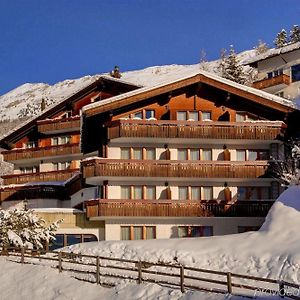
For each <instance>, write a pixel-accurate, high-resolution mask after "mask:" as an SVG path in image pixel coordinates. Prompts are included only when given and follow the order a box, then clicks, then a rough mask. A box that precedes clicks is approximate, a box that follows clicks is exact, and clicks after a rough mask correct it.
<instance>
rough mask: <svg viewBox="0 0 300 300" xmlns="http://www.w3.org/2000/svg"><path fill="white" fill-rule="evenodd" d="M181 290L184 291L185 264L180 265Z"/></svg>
mask: <svg viewBox="0 0 300 300" xmlns="http://www.w3.org/2000/svg"><path fill="white" fill-rule="evenodd" d="M180 290H181V293H184V266H180Z"/></svg>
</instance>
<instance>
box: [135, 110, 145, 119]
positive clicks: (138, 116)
mask: <svg viewBox="0 0 300 300" xmlns="http://www.w3.org/2000/svg"><path fill="white" fill-rule="evenodd" d="M133 118H136V119H143V112H142V111H138V112H136V113H134V114H133Z"/></svg>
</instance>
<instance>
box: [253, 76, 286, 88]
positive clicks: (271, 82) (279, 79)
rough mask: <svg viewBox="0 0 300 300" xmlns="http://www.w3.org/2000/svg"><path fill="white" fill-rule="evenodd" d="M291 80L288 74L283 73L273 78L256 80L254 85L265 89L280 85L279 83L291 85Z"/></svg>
mask: <svg viewBox="0 0 300 300" xmlns="http://www.w3.org/2000/svg"><path fill="white" fill-rule="evenodd" d="M290 82H291V80H290V76H288V75H286V74H281V75H279V76H276V77H273V78H267V79H262V80H259V81H256V82H254V83H253V85H252V86H253V87H254V88H256V89H259V90H263V89H266V88H268V87H271V86H275V85H279V84H284V85H289V84H290Z"/></svg>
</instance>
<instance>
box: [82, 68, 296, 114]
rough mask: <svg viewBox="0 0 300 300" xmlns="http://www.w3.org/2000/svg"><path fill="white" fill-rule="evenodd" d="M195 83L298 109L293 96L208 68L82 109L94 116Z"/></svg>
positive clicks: (285, 109) (273, 105)
mask: <svg viewBox="0 0 300 300" xmlns="http://www.w3.org/2000/svg"><path fill="white" fill-rule="evenodd" d="M195 83H204V84H207V85H210V86H213V87H216V88H219V89H221V90H224V91H226V92H228V93H232V94H235V95H238V96H241V97H244V98H246V99H248V100H249V101H253V102H256V103H259V104H261V105H264V106H267V107H270V108H273V109H275V110H278V111H280V112H284V113H288V112H291V111H294V110H296V109H297V106H296V104H295V103H294V102H292V101H291V100H287V99H284V98H281V97H279V96H276V95H272V94H269V93H267V92H264V91H261V90H258V89H255V88H252V87H248V86H245V85H241V84H238V83H236V82H233V81H230V80H227V79H224V78H222V77H220V76H217V75H214V74H211V73H208V72H205V71H199V72H193V73H191V74H190V75H188V76H185V77H183V78H180V79H177V80H172V81H165V82H162V83H160V84H158V85H155V86H152V87H146V88H140V89H138V90H134V91H131V92H128V93H124V94H122V95H118V96H115V97H111V98H109V99H106V100H103V101H101V102H96V103H93V104H89V105H86V106H85V107H83V109H82V113H83V116H84V117H91V116H94V115H97V114H99V113H103V112H106V111H110V110H113V109H117V108H119V107H122V106H124V105H129V104H132V103H136V102H139V101H142V100H145V99H147V98H150V97H154V96H158V95H160V94H163V93H168V92H171V91H173V90H176V89H179V88H182V87H186V86H189V85H191V84H195Z"/></svg>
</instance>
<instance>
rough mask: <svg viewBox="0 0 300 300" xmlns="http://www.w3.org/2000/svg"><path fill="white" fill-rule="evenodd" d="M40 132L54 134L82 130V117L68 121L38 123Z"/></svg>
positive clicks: (55, 120) (42, 121)
mask: <svg viewBox="0 0 300 300" xmlns="http://www.w3.org/2000/svg"><path fill="white" fill-rule="evenodd" d="M37 125H38V131H39V132H41V133H54V132H60V131H71V130H74V131H75V130H79V129H80V117H79V116H78V117H72V118H66V119H52V120H41V121H38V124H37Z"/></svg>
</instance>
